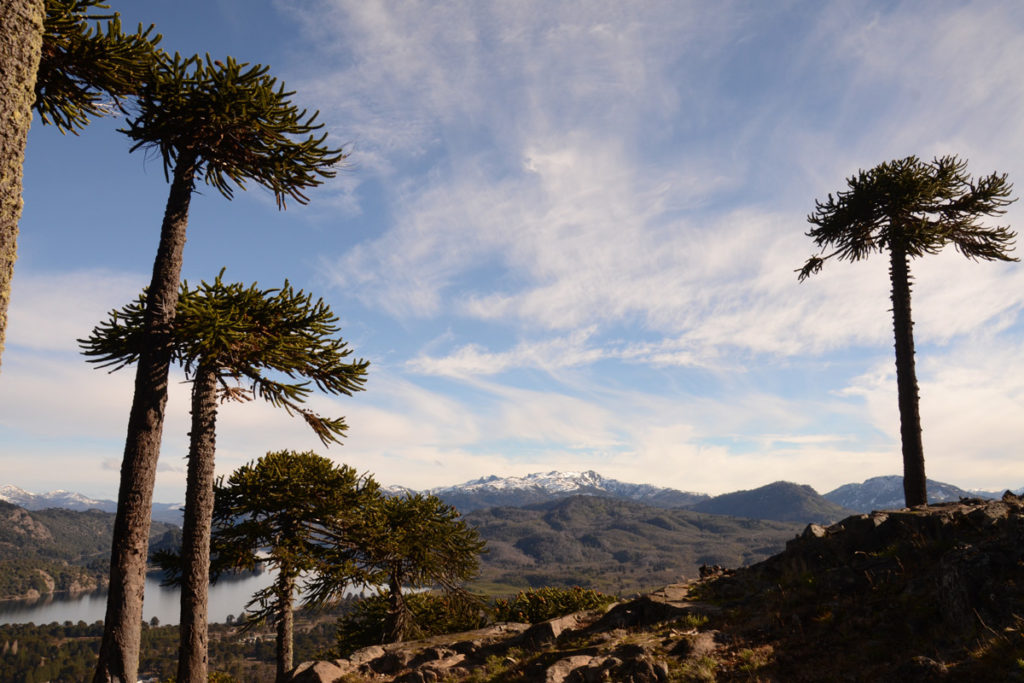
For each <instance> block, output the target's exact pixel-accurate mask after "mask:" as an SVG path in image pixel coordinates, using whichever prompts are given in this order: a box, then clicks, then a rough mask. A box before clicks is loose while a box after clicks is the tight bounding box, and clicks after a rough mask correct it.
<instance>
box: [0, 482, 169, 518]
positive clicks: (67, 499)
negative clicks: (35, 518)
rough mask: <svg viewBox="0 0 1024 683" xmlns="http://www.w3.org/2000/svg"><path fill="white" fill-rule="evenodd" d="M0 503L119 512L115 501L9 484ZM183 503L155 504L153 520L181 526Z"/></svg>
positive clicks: (1, 492) (29, 507)
mask: <svg viewBox="0 0 1024 683" xmlns="http://www.w3.org/2000/svg"><path fill="white" fill-rule="evenodd" d="M0 501H3V502H5V503H11V504H12V505H17V506H18V507H20V508H24V509H26V510H30V511H35V510H46V509H49V508H60V509H62V510H75V511H77V512H86V511H87V510H100V511H102V512H117V503H116V502H115V501H113V500H105V499H99V500H97V499H95V498H89V497H88V496H83V495H82V494H81V493H74V492H73V491H65V490H64V489H57V490H56V491H49V492H47V493H31V492H29V491H26V490H24V489H20V488H18V487H17V486H11V485H9V484H7V485H4V486H0ZM181 508H182V504H181V503H153V519H154V520H156V521H158V522H167V523H169V524H177V525H179V526H181V514H182V513H181Z"/></svg>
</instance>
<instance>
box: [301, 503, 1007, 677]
mask: <svg viewBox="0 0 1024 683" xmlns="http://www.w3.org/2000/svg"><path fill="white" fill-rule="evenodd" d="M1021 652H1024V500H1022V499H1021V498H1018V497H1017V496H1014V495H1012V494H1007V495H1005V496H1004V497H1003V499H1002V500H998V501H990V500H980V499H965V500H961V501H959V502H957V503H944V504H939V505H933V506H930V507H922V508H915V509H904V510H890V511H884V512H873V513H870V514H863V515H854V516H852V517H848V518H846V519H844V520H842V521H841V522H838V523H836V524H833V525H831V526H822V525H814V524H812V525H809V526H808V527H806V529H805V530H804V532H803V533H802V534H800V535H799V536H798V537H797V538H794V539H793V540H792V541H790V542H789V543H788V544H787V547H786V550H785V551H783V552H782V553H779V554H778V555H775V556H773V557H771V558H769V559H768V560H765V561H764V562H761V563H759V564H756V565H753V566H751V567H747V568H744V569H738V570H731V569H723V568H722V567H704V568H702V571H701V578H700V579H698V580H695V581H691V582H686V583H680V584H674V585H671V586H667V587H666V588H664V589H662V590H659V591H656V592H654V593H651V594H649V595H644V596H641V597H638V598H635V599H632V600H629V601H625V602H621V603H618V604H615V605H613V606H611V608H609V609H608V610H606V611H603V612H581V613H577V614H572V615H568V616H565V617H560V618H558V619H553V620H550V621H547V622H543V623H541V624H536V625H533V626H528V625H526V624H497V625H494V626H492V627H490V628H488V629H482V630H480V631H473V632H470V633H464V634H457V635H450V636H444V637H438V638H432V639H429V640H424V641H417V642H410V643H400V644H395V645H385V646H376V647H372V648H367V649H364V650H360V651H358V652H356V653H354V654H353V655H352V656H351V657H350V658H349V659H344V660H335V661H332V662H310V663H306V664H303V665H302V666H300V667H299V668H298V669H296V671H295V673H294V678H293V680H294V681H302V682H305V683H335V682H338V681H344V682H345V683H354V682H355V681H401V682H405V683H422V682H427V681H450V682H456V681H461V680H466V679H471V680H474V681H506V680H508V681H521V682H524V683H531V682H534V681H536V682H537V683H590V682H591V681H616V682H621V683H655V682H662V681H676V680H718V681H749V680H761V681H787V682H788V681H821V680H852V681H936V680H943V681H946V680H948V681H980V680H986V681H987V680H1024V668H1022V666H1021V664H1020V661H1021V660H1020V653H1021Z"/></svg>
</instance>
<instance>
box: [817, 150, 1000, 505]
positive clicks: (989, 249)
mask: <svg viewBox="0 0 1024 683" xmlns="http://www.w3.org/2000/svg"><path fill="white" fill-rule="evenodd" d="M846 184H847V187H848V188H849V189H848V190H845V191H839V192H837V193H836V196H835V197H833V196H832V195H831V194H829V196H828V200H826V201H824V202H821V201H817V200H816V201H815V210H814V213H812V214H811V215H810V216H808V218H807V220H808V222H810V223H811V224H813V225H815V226H816V227H814V228H812V229H811V230H810V231H808V233H807V236H808V237H812V238H813V239H814V243H815V244H816V245H817V246H818V247H820V248H821V250H822V251H821V252H819V253H818V254H817V255H814V256H811V257H810V258H809V259H808V260H807V262H806V263H805V264H804V266H803V267H802V268H800V269H799V270H798V271H797V272H798V273H799V280H800V281H801V282H802V281H803V280H805V279H807V278H808V277H810V276H811V275H813V274H814V273H817V272H818V271H820V270H821V267H822V265H823V264H824V262H825V261H826V260H828V259H830V258H832V257H833V256H837V257H838V258H839V259H840V260H841V261H842V260H845V261H859V260H861V259H863V258H867V257H868V256H869V255H871V254H872V253H875V252H884V251H886V250H888V252H889V279H890V283H891V287H892V289H891V298H892V321H893V336H894V337H895V347H896V387H897V393H898V402H899V411H900V437H901V441H902V445H903V492H904V496H905V497H906V504H907V506H908V507H910V506H914V505H926V504H927V503H928V493H927V484H926V479H925V472H924V448H923V446H922V442H921V415H920V411H919V407H918V403H919V397H918V387H917V374H916V371H915V368H914V331H913V325H914V323H913V319H912V317H911V312H910V290H911V286H910V281H911V276H910V266H909V264H908V260H909V259H911V258H916V257H919V256H923V255H924V254H935V253H938V252H939V251H940V250H941V249H942V248H943V247H945V246H946V245H948V244H952V245H953V246H954V247H955V248H956V249H957V250H958V251H959V252H960V253H961V254H963V255H964V256H966V257H967V258H969V259H972V260H979V259H980V260H985V261H996V260H998V261H1016V260H1017V259H1015V258H1013V257H1012V256H1010V252H1011V251H1012V250H1013V239H1014V238H1015V237H1016V233H1015V232H1013V231H1011V230H1010V229H1009V228H1007V227H985V226H983V225H982V224H981V223H980V218H981V217H982V216H1000V215H1002V214H1004V213H1006V209H1005V207H1006V206H1007V205H1009V204H1010V203H1012V202H1013V201H1015V200H1014V199H1011V198H1010V194H1011V193H1012V191H1013V186H1012V185H1011V184H1010V182H1009V181H1008V180H1007V177H1006V174H998V173H993V174H992V175H988V176H984V177H982V178H979V179H978V180H977V181H976V182H975V181H974V180H972V179H971V177H970V175H968V173H967V162H966V161H965V160H961V159H959V158H958V157H956V156H943V157H936V158H935V159H934V160H933V161H932V162H930V163H926V162H923V161H921V160H920V159H918V158H917V157H915V156H910V157H907V158H905V159H898V160H894V161H889V162H886V163H883V164H879V165H878V166H876V167H874V168H873V169H871V170H870V171H863V170H862V171H859V172H858V174H857V175H856V176H852V177H850V178H847V180H846ZM828 249H831V250H832V251H831V252H830V253H827V254H826V253H825V250H828Z"/></svg>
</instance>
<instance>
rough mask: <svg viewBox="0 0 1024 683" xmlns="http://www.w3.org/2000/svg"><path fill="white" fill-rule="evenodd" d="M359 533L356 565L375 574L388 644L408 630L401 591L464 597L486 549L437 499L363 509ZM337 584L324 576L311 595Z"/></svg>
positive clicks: (414, 497)
mask: <svg viewBox="0 0 1024 683" xmlns="http://www.w3.org/2000/svg"><path fill="white" fill-rule="evenodd" d="M359 531H360V532H361V535H360V536H358V537H357V538H358V553H359V557H360V562H361V564H362V565H363V566H364V567H366V568H368V569H372V570H374V571H375V572H376V576H375V578H374V580H375V582H379V583H381V584H383V585H384V586H386V589H385V590H384V591H383V594H384V595H385V596H386V599H387V601H388V617H387V623H386V624H385V632H384V636H385V639H386V640H387V641H388V642H400V641H402V640H405V638H406V637H407V636H408V635H409V633H410V631H411V629H412V627H413V626H414V624H413V619H414V614H413V611H412V610H411V609H410V606H409V604H408V601H407V600H406V598H405V591H407V590H409V589H418V588H440V589H441V590H442V591H443V592H444V593H446V594H448V595H450V596H453V597H455V598H462V599H465V598H468V597H469V596H468V595H467V594H466V593H465V590H464V589H463V584H464V583H465V582H466V581H468V580H470V579H472V578H473V577H474V576H475V575H476V573H477V570H478V568H479V566H480V554H481V553H483V552H484V547H485V545H486V544H485V542H484V541H483V540H481V539H480V535H479V532H477V530H476V528H474V527H472V526H470V525H469V524H467V523H466V521H465V520H463V519H461V518H460V516H459V512H458V511H457V510H456V509H455V508H454V507H452V506H451V505H446V504H445V503H444V502H442V501H441V499H440V498H438V497H437V496H425V495H423V494H420V493H416V494H407V495H405V496H392V497H386V498H384V499H383V500H382V501H381V502H380V504H379V505H377V506H375V507H374V508H372V509H371V510H368V513H367V517H366V524H365V525H363V526H362V527H360V529H359ZM330 552H332V551H330V550H329V551H328V553H330ZM329 564H331V563H329ZM338 564H339V565H340V564H341V563H340V562H339V563H338ZM345 578H346V577H344V576H342V577H340V579H341V580H343V579H345ZM338 582H339V578H337V577H332V576H331V574H330V573H329V572H328V573H324V574H322V575H320V576H319V577H318V579H317V580H315V581H313V582H312V591H313V592H314V593H316V592H317V591H318V590H324V588H325V584H326V586H332V585H335V584H337V583H338Z"/></svg>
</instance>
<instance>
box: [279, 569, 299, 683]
mask: <svg viewBox="0 0 1024 683" xmlns="http://www.w3.org/2000/svg"><path fill="white" fill-rule="evenodd" d="M292 573H293V572H292V571H291V568H290V567H286V566H284V565H282V566H280V567H279V568H278V570H277V577H278V578H277V588H278V591H277V592H278V595H277V600H278V603H277V604H278V610H279V611H278V614H277V678H276V682H277V683H287V682H288V680H289V676H288V672H289V671H291V670H292V668H293V667H294V665H293V664H292V661H293V659H294V654H293V649H292V643H293V639H294V633H293V632H294V630H295V614H294V613H293V612H292V595H293V593H294V592H295V577H294V576H292Z"/></svg>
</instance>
